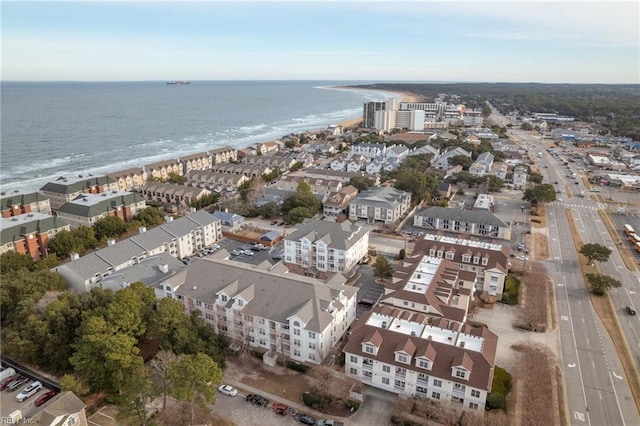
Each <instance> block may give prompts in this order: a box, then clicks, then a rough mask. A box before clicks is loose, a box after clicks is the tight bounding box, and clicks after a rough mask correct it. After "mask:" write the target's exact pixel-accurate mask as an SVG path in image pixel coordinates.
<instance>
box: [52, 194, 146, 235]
mask: <svg viewBox="0 0 640 426" xmlns="http://www.w3.org/2000/svg"><path fill="white" fill-rule="evenodd" d="M145 207H147V201H146V200H145V199H144V197H142V196H141V195H139V194H137V193H135V192H125V191H110V192H103V193H100V194H81V195H79V196H78V197H77V198H76V199H74V200H71V201H69V202H68V203H65V204H63V205H62V206H61V207H60V208H59V209H58V211H57V212H56V215H57V216H58V217H59V218H62V219H65V220H67V221H68V222H69V223H70V224H71V227H72V228H77V227H79V226H93V225H94V224H95V223H96V222H97V221H99V220H100V219H102V218H105V217H107V216H116V217H118V218H120V219H122V220H123V221H125V222H131V221H132V220H133V217H134V216H135V215H136V214H138V211H139V210H140V209H144V208H145Z"/></svg>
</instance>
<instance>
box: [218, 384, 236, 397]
mask: <svg viewBox="0 0 640 426" xmlns="http://www.w3.org/2000/svg"><path fill="white" fill-rule="evenodd" d="M218 392H220V393H223V394H225V395H228V396H236V395H237V394H238V389H236V388H234V387H233V386H231V385H220V386H218Z"/></svg>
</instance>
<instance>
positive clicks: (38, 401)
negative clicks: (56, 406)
mask: <svg viewBox="0 0 640 426" xmlns="http://www.w3.org/2000/svg"><path fill="white" fill-rule="evenodd" d="M57 394H58V391H57V390H55V389H51V390H49V391H47V392H45V393H43V394H42V395H40V396H39V397H38V398H36V400H35V402H34V404H35V406H36V407H39V406H41V405H42V404H44V403H45V402H47V401H48V400H50V399H51V398H53V397H54V396H56V395H57Z"/></svg>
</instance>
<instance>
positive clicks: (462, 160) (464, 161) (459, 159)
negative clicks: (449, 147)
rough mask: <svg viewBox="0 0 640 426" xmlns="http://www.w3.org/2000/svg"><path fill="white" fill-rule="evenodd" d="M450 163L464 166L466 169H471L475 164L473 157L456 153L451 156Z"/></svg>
mask: <svg viewBox="0 0 640 426" xmlns="http://www.w3.org/2000/svg"><path fill="white" fill-rule="evenodd" d="M449 164H450V165H451V166H462V168H463V169H464V170H469V167H470V166H471V165H472V164H473V159H472V158H471V157H469V156H466V155H464V154H459V155H454V156H453V157H451V158H449Z"/></svg>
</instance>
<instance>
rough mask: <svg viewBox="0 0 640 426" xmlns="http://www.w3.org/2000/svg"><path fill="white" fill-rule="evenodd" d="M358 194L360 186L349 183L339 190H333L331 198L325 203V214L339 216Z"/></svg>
mask: <svg viewBox="0 0 640 426" xmlns="http://www.w3.org/2000/svg"><path fill="white" fill-rule="evenodd" d="M357 196H358V188H356V187H355V186H351V185H347V186H345V187H344V188H342V189H341V190H340V191H338V192H332V193H331V194H330V195H329V198H327V200H326V201H325V202H324V203H323V205H322V207H323V214H324V215H325V216H338V215H339V214H340V213H345V212H346V211H347V209H348V208H349V203H350V202H351V200H353V199H354V198H356V197H357Z"/></svg>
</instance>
